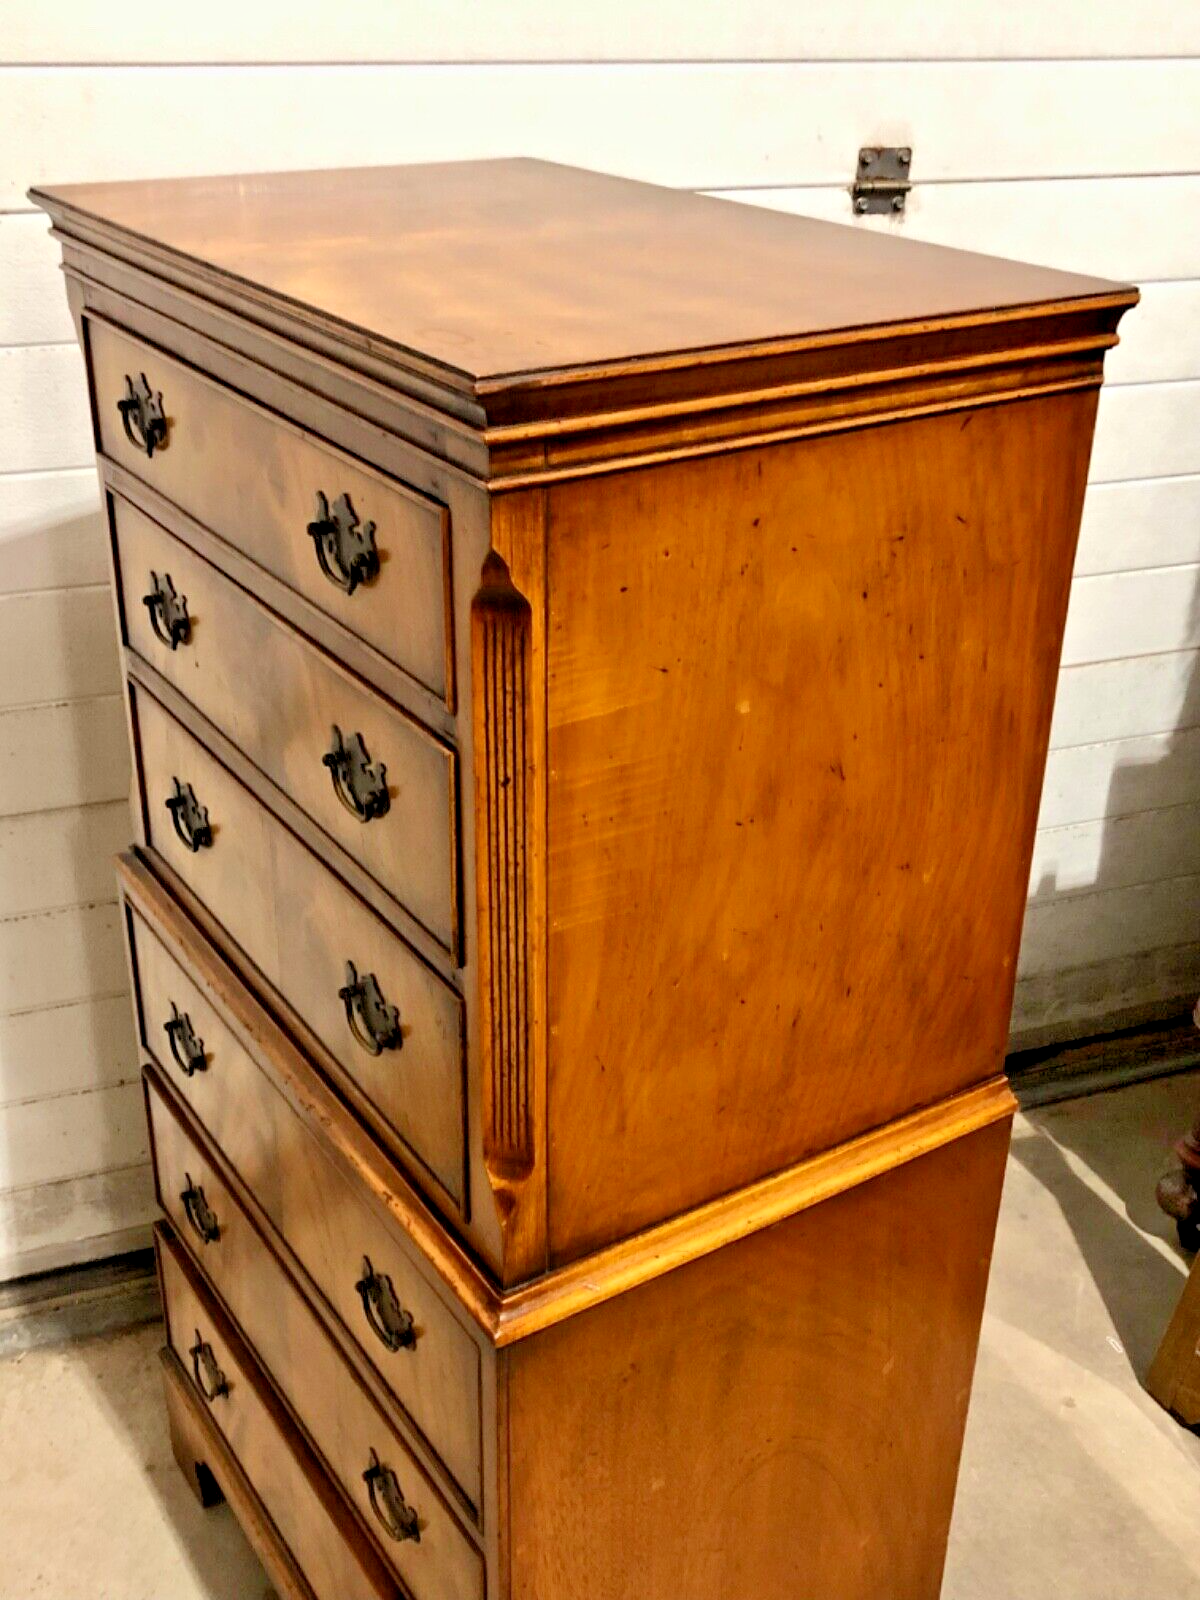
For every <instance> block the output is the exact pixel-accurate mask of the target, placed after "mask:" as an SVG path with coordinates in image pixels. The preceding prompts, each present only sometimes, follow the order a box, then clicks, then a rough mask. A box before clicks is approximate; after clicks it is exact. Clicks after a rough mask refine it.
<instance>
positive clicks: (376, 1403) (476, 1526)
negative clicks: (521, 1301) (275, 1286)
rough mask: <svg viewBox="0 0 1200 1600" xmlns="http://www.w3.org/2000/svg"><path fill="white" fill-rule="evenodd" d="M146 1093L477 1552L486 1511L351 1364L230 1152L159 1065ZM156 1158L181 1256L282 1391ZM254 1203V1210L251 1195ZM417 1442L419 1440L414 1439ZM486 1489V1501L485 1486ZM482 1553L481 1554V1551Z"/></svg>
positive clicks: (149, 1071)
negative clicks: (177, 1211)
mask: <svg viewBox="0 0 1200 1600" xmlns="http://www.w3.org/2000/svg"><path fill="white" fill-rule="evenodd" d="M142 1093H143V1097H144V1099H145V1102H146V1121H147V1125H148V1126H149V1127H151V1128H152V1127H153V1122H152V1121H151V1117H150V1102H151V1097H156V1098H157V1100H158V1101H159V1102H160V1104H161V1105H162V1107H163V1109H164V1111H165V1112H166V1114H167V1115H168V1116H170V1117H171V1118H172V1119H173V1120H174V1121H175V1122H176V1123H177V1124H178V1126H179V1127H180V1128H181V1129H182V1131H183V1134H184V1137H185V1139H186V1140H187V1141H188V1142H189V1143H190V1144H192V1145H194V1146H195V1147H196V1151H197V1153H198V1154H199V1155H200V1157H201V1158H202V1159H203V1160H204V1161H205V1162H206V1163H207V1164H208V1165H209V1166H210V1167H211V1168H212V1170H213V1173H214V1175H215V1176H216V1178H217V1179H218V1180H219V1182H220V1183H221V1184H222V1185H223V1186H224V1187H225V1188H226V1189H227V1190H228V1191H229V1194H230V1196H231V1198H232V1200H233V1202H234V1205H235V1206H236V1207H237V1209H238V1211H239V1212H240V1213H241V1216H242V1218H243V1220H244V1221H245V1223H246V1225H247V1227H248V1228H249V1229H250V1231H251V1233H252V1234H253V1235H254V1237H255V1240H256V1242H257V1243H258V1245H259V1246H260V1247H261V1248H262V1249H263V1250H264V1251H266V1252H267V1254H268V1255H269V1256H270V1257H271V1259H272V1261H273V1262H274V1263H275V1265H276V1266H277V1267H278V1269H279V1271H280V1272H281V1273H282V1274H283V1276H284V1277H285V1278H286V1279H287V1281H288V1286H289V1288H290V1289H291V1291H292V1292H293V1293H295V1294H296V1295H298V1296H299V1298H300V1299H301V1301H302V1302H303V1304H304V1306H305V1309H306V1311H307V1313H308V1314H309V1315H310V1316H311V1317H312V1319H313V1321H314V1322H315V1323H316V1325H317V1326H318V1328H319V1329H320V1332H321V1337H322V1339H323V1340H324V1341H325V1342H326V1343H328V1344H329V1345H330V1346H331V1347H332V1348H333V1350H334V1352H335V1354H336V1356H337V1359H338V1360H339V1361H341V1362H342V1363H343V1364H344V1365H346V1366H347V1368H348V1369H349V1371H350V1373H351V1377H352V1379H353V1381H355V1382H356V1383H358V1384H359V1385H360V1387H361V1388H363V1390H364V1391H365V1392H366V1394H367V1396H368V1398H369V1400H370V1403H371V1405H372V1406H373V1407H374V1408H375V1410H376V1411H377V1412H378V1413H379V1415H380V1417H381V1419H382V1420H383V1422H384V1423H385V1424H386V1426H387V1427H388V1428H390V1429H391V1430H392V1432H394V1433H395V1435H396V1437H397V1439H398V1440H399V1442H400V1443H401V1444H402V1445H403V1447H404V1448H405V1449H406V1450H407V1451H408V1452H409V1453H410V1454H411V1456H412V1458H413V1462H414V1464H415V1465H416V1467H417V1469H418V1471H419V1472H420V1473H421V1474H422V1475H423V1476H424V1477H425V1478H426V1479H427V1480H428V1482H429V1485H430V1487H431V1488H432V1490H433V1491H434V1493H435V1494H437V1495H438V1497H439V1498H440V1499H441V1500H442V1501H443V1502H444V1503H445V1505H446V1507H447V1510H449V1511H450V1513H451V1515H452V1516H453V1517H454V1519H455V1521H456V1522H457V1523H459V1524H461V1528H462V1532H463V1533H464V1535H466V1536H467V1537H469V1538H470V1540H471V1541H472V1543H473V1544H475V1545H479V1544H480V1542H481V1540H482V1539H483V1536H484V1532H485V1530H484V1508H483V1506H482V1504H476V1503H475V1502H474V1501H473V1500H472V1499H471V1498H470V1496H469V1495H468V1493H467V1491H466V1490H465V1489H464V1488H463V1486H462V1485H461V1484H460V1483H459V1481H458V1479H457V1478H456V1477H455V1476H454V1474H453V1472H452V1471H451V1470H450V1467H449V1465H448V1464H447V1463H446V1462H445V1461H444V1459H443V1458H442V1456H441V1454H440V1453H439V1451H438V1449H437V1447H436V1446H435V1445H434V1444H433V1443H432V1441H431V1440H430V1439H429V1438H428V1437H427V1435H426V1434H425V1432H424V1430H423V1429H422V1428H421V1426H420V1424H419V1423H418V1422H417V1421H416V1420H415V1418H413V1417H412V1416H411V1414H410V1413H409V1412H408V1410H407V1409H406V1408H405V1406H404V1405H403V1404H402V1402H401V1401H400V1400H399V1398H398V1397H397V1396H396V1395H395V1394H394V1393H393V1392H392V1391H391V1390H390V1389H389V1390H388V1391H387V1392H388V1395H389V1397H390V1398H389V1400H388V1401H387V1402H386V1403H381V1401H380V1400H379V1398H378V1396H377V1395H376V1394H375V1393H374V1390H375V1388H376V1387H377V1385H376V1382H375V1380H373V1379H372V1378H370V1377H368V1378H367V1380H366V1381H364V1380H363V1377H362V1367H363V1366H364V1365H365V1362H360V1361H359V1360H357V1359H355V1360H351V1356H350V1353H349V1352H348V1351H347V1349H345V1348H343V1339H342V1338H341V1337H340V1336H339V1335H338V1334H337V1333H335V1332H334V1330H333V1329H332V1328H331V1327H330V1326H329V1324H330V1320H331V1317H332V1318H334V1319H336V1313H332V1312H330V1313H327V1312H326V1311H325V1309H324V1308H323V1302H324V1297H323V1296H322V1295H321V1292H320V1290H319V1288H318V1287H317V1286H316V1285H315V1284H313V1285H312V1292H310V1288H309V1284H308V1282H307V1281H305V1280H306V1279H307V1274H306V1273H304V1270H303V1268H302V1267H301V1268H299V1270H297V1268H298V1267H299V1263H297V1262H295V1261H294V1259H293V1256H292V1253H291V1250H290V1248H289V1247H288V1245H287V1242H286V1240H284V1239H283V1238H282V1236H281V1235H280V1236H279V1243H280V1245H281V1246H282V1248H277V1246H276V1242H275V1240H274V1239H273V1238H269V1237H267V1236H266V1234H265V1232H264V1223H263V1221H262V1219H260V1218H259V1217H258V1216H257V1215H256V1214H255V1212H256V1210H257V1207H256V1206H254V1207H252V1205H247V1203H246V1197H247V1195H249V1194H250V1191H249V1190H248V1189H247V1187H246V1185H245V1183H244V1182H243V1181H242V1179H241V1177H240V1176H239V1175H238V1174H237V1173H236V1172H235V1171H234V1170H233V1168H232V1167H231V1166H230V1165H229V1163H228V1161H227V1160H226V1159H225V1157H224V1154H223V1152H222V1151H221V1150H220V1148H219V1146H217V1145H216V1143H215V1141H214V1140H213V1139H212V1136H211V1135H210V1134H209V1133H208V1131H207V1129H205V1128H204V1127H203V1125H202V1124H200V1122H199V1119H198V1118H197V1117H196V1116H195V1114H194V1113H193V1112H192V1111H191V1109H190V1107H188V1106H187V1105H186V1104H185V1103H184V1102H183V1101H182V1099H181V1098H180V1096H179V1095H178V1094H177V1093H176V1091H175V1089H174V1086H173V1085H172V1084H171V1083H170V1081H169V1080H168V1079H167V1077H166V1074H165V1073H164V1072H163V1071H162V1069H161V1067H160V1065H159V1063H158V1062H157V1061H155V1062H153V1063H152V1064H149V1065H143V1067H142ZM153 1156H154V1188H155V1198H156V1200H157V1201H158V1204H159V1208H160V1210H161V1211H162V1212H163V1214H164V1216H166V1217H167V1224H166V1225H167V1226H168V1227H169V1228H170V1230H171V1233H172V1235H173V1236H174V1237H175V1239H176V1244H177V1248H178V1249H179V1250H181V1251H182V1252H183V1254H184V1256H185V1257H186V1258H187V1260H188V1263H189V1264H190V1266H191V1268H192V1270H193V1272H195V1273H196V1274H198V1275H199V1277H200V1278H201V1280H202V1281H203V1283H204V1284H205V1286H206V1288H207V1289H208V1291H209V1293H210V1294H211V1295H212V1297H213V1298H214V1299H215V1300H216V1302H217V1304H218V1305H219V1306H220V1308H221V1310H222V1312H223V1314H224V1315H225V1317H226V1318H227V1320H228V1321H229V1322H230V1324H231V1325H232V1326H233V1327H234V1329H235V1330H236V1331H237V1333H238V1336H239V1338H240V1339H241V1340H242V1342H243V1343H244V1344H245V1345H246V1347H247V1349H249V1350H250V1351H251V1352H252V1353H253V1354H254V1355H255V1357H256V1359H257V1360H258V1364H259V1366H260V1367H261V1368H262V1370H263V1372H264V1374H265V1375H266V1377H267V1381H268V1382H270V1383H273V1384H274V1385H275V1387H276V1388H277V1389H278V1388H279V1385H278V1383H276V1382H275V1380H274V1379H273V1378H272V1377H271V1373H270V1369H269V1367H268V1366H267V1364H266V1362H265V1361H264V1360H262V1359H261V1358H260V1357H258V1355H257V1351H256V1349H255V1346H254V1342H253V1340H251V1339H250V1337H249V1335H248V1334H247V1333H246V1332H245V1331H244V1330H243V1329H242V1326H241V1324H240V1322H239V1321H238V1319H237V1317H236V1316H235V1315H234V1313H233V1311H232V1310H231V1309H230V1307H229V1306H228V1305H227V1303H226V1301H225V1297H224V1296H223V1295H222V1293H221V1291H220V1289H219V1288H218V1287H217V1284H216V1282H215V1281H214V1280H213V1278H212V1277H211V1275H210V1274H209V1272H208V1269H207V1268H206V1267H205V1265H204V1262H203V1261H202V1260H201V1259H200V1258H199V1257H198V1256H197V1254H196V1252H195V1251H194V1250H193V1249H192V1247H191V1243H190V1241H189V1240H187V1239H186V1238H184V1237H182V1236H181V1235H180V1234H179V1232H178V1229H176V1228H175V1227H174V1225H173V1224H172V1223H171V1222H170V1218H169V1214H168V1213H167V1209H166V1207H165V1206H164V1205H163V1204H162V1188H161V1184H162V1174H161V1172H160V1170H159V1163H158V1151H157V1149H155V1150H154V1152H153ZM250 1198H251V1201H252V1202H253V1196H252V1195H251V1196H250ZM267 1226H270V1223H269V1219H268V1221H267ZM274 1231H275V1230H274V1229H273V1228H272V1232H273V1233H274ZM378 1386H379V1387H386V1386H385V1385H384V1384H383V1380H382V1379H379V1380H378ZM476 1395H477V1400H478V1415H479V1444H480V1462H481V1463H482V1460H483V1452H482V1444H483V1430H484V1421H485V1418H484V1410H483V1403H482V1401H483V1397H482V1377H481V1375H480V1387H479V1388H478V1389H477V1391H476ZM279 1403H280V1404H281V1405H282V1406H283V1408H284V1410H285V1411H287V1412H288V1413H289V1414H290V1413H291V1411H292V1407H291V1405H290V1403H289V1402H288V1401H287V1399H286V1397H285V1396H284V1395H283V1394H282V1392H281V1393H280V1395H279ZM391 1412H395V1413H397V1414H398V1416H399V1418H400V1419H401V1420H400V1421H399V1422H397V1421H396V1420H395V1418H394V1417H393V1416H391V1415H390V1414H389V1413H391ZM294 1425H295V1426H296V1428H297V1430H298V1431H299V1432H300V1433H302V1434H306V1431H307V1430H306V1429H305V1427H304V1425H303V1423H302V1422H301V1421H300V1420H299V1418H295V1419H294ZM414 1435H415V1438H414V1437H413V1436H414ZM310 1448H312V1450H313V1452H314V1454H316V1455H317V1456H318V1457H319V1456H320V1452H319V1451H318V1450H317V1449H316V1446H315V1444H314V1445H312V1446H310ZM431 1463H433V1465H431ZM479 1489H480V1496H481V1499H482V1492H483V1482H482V1478H481V1481H480V1485H479ZM480 1553H481V1554H482V1551H481V1552H480Z"/></svg>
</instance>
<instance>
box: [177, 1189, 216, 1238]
mask: <svg viewBox="0 0 1200 1600" xmlns="http://www.w3.org/2000/svg"><path fill="white" fill-rule="evenodd" d="M183 1181H184V1183H186V1184H187V1188H186V1189H184V1191H183V1192H182V1194H181V1195H180V1196H179V1198H180V1200H182V1202H183V1209H184V1211H185V1212H186V1214H187V1219H188V1221H189V1222H190V1223H191V1225H192V1228H193V1230H194V1231H195V1233H196V1235H197V1237H198V1238H199V1240H200V1242H201V1244H216V1242H217V1240H218V1239H219V1238H220V1237H221V1225H220V1223H219V1222H218V1221H217V1214H216V1212H215V1211H214V1210H213V1208H212V1207H211V1206H210V1205H209V1203H208V1201H207V1200H206V1199H205V1198H204V1190H203V1189H202V1188H201V1187H200V1185H199V1184H198V1183H193V1182H192V1175H191V1173H190V1172H185V1173H184V1175H183Z"/></svg>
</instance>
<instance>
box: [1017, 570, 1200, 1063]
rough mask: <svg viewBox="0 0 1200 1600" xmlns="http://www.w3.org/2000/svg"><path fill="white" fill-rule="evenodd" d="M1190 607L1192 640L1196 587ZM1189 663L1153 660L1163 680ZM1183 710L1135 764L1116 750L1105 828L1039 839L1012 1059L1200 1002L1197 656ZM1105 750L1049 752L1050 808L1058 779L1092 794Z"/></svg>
mask: <svg viewBox="0 0 1200 1600" xmlns="http://www.w3.org/2000/svg"><path fill="white" fill-rule="evenodd" d="M1189 609H1190V627H1189V629H1188V637H1189V638H1196V637H1197V636H1200V584H1198V585H1197V587H1196V589H1195V591H1194V592H1193V594H1192V597H1191V601H1190V608H1189ZM1185 657H1186V653H1185V652H1182V651H1178V652H1177V651H1167V652H1164V654H1163V655H1162V656H1161V657H1152V658H1149V659H1150V660H1151V661H1152V662H1153V663H1154V670H1155V671H1158V670H1161V671H1162V672H1163V673H1164V674H1165V673H1169V672H1170V671H1173V670H1176V664H1179V663H1183V662H1184V660H1185ZM1144 659H1145V658H1144ZM1085 670H1086V669H1085ZM1098 681H1099V680H1098ZM1177 704H1178V711H1177V713H1176V715H1175V717H1174V723H1173V729H1174V731H1172V732H1171V733H1170V734H1167V735H1157V736H1149V737H1147V738H1144V739H1130V740H1129V741H1128V747H1129V750H1130V752H1131V753H1130V754H1129V755H1128V756H1127V757H1126V758H1125V759H1121V757H1120V745H1119V743H1118V745H1117V753H1118V760H1117V763H1116V765H1115V767H1114V769H1113V771H1112V775H1111V778H1110V780H1109V786H1108V796H1107V803H1106V805H1105V806H1104V807H1103V813H1104V814H1103V819H1102V820H1099V821H1093V822H1083V823H1078V824H1074V825H1071V826H1064V827H1061V828H1053V829H1051V830H1048V831H1046V832H1044V833H1043V834H1041V835H1040V836H1039V840H1038V854H1039V856H1040V857H1041V860H1042V869H1041V872H1040V875H1039V876H1037V878H1036V881H1035V883H1034V884H1033V886H1032V888H1031V892H1030V900H1029V906H1028V908H1027V911H1026V918H1025V928H1024V933H1023V937H1022V944H1021V957H1020V965H1019V968H1018V977H1017V992H1016V998H1015V1001H1014V1008H1013V1018H1012V1030H1011V1040H1010V1048H1012V1049H1019V1050H1025V1049H1033V1048H1037V1047H1039V1046H1041V1045H1043V1044H1048V1043H1054V1042H1060V1041H1063V1040H1068V1039H1072V1038H1082V1037H1085V1036H1087V1035H1089V1034H1095V1033H1099V1032H1115V1031H1117V1030H1118V1029H1121V1028H1128V1027H1135V1026H1137V1025H1139V1024H1141V1023H1145V1022H1150V1021H1153V1020H1158V1019H1161V1018H1165V1017H1171V1016H1176V1015H1179V1014H1182V1013H1184V1012H1186V1011H1188V1010H1190V1008H1191V1005H1192V1003H1193V1001H1194V999H1195V997H1196V995H1197V994H1198V993H1200V655H1195V656H1193V657H1192V660H1191V666H1190V671H1189V676H1188V678H1187V681H1186V682H1185V683H1183V684H1182V685H1181V686H1180V689H1179V693H1178V701H1177ZM1107 748H1108V747H1106V746H1104V745H1090V746H1081V747H1079V748H1077V749H1074V750H1061V751H1058V752H1057V753H1054V754H1052V756H1051V767H1050V770H1049V771H1048V774H1047V792H1046V794H1045V795H1044V796H1043V807H1044V809H1045V805H1046V802H1047V801H1050V802H1051V803H1052V802H1053V799H1054V795H1053V793H1052V792H1051V790H1052V785H1053V783H1054V782H1055V781H1056V775H1057V780H1058V781H1060V782H1061V783H1062V784H1063V785H1064V786H1073V785H1079V786H1080V787H1081V788H1084V789H1085V790H1086V787H1087V786H1088V785H1089V784H1091V785H1094V784H1095V782H1096V773H1095V767H1096V764H1097V763H1098V762H1099V761H1102V760H1104V759H1107V757H1106V753H1105V752H1106V749H1107ZM1094 809H1095V810H1097V811H1099V810H1100V809H1101V808H1100V807H1099V806H1096V807H1095V808H1094ZM1034 870H1035V874H1037V873H1038V866H1037V865H1036V864H1035V869H1034ZM1075 884H1077V885H1078V887H1075V886H1074V885H1075Z"/></svg>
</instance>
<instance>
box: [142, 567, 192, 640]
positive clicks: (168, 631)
mask: <svg viewBox="0 0 1200 1600" xmlns="http://www.w3.org/2000/svg"><path fill="white" fill-rule="evenodd" d="M150 584H151V589H150V593H149V594H144V595H143V596H142V604H143V605H144V606H145V608H146V610H147V611H148V612H149V613H150V626H151V627H152V628H153V629H154V631H155V633H156V634H157V635H158V637H159V638H160V639H161V640H162V642H163V644H165V645H168V646H169V647H170V648H171V649H172V650H177V649H178V648H179V646H180V645H181V644H187V642H188V641H189V640H190V639H191V637H192V619H191V618H190V617H189V616H188V608H187V595H185V594H176V593H175V585H174V584H173V583H172V582H171V574H170V573H169V572H164V573H163V575H162V577H161V578H160V577H159V575H158V573H157V572H151V574H150Z"/></svg>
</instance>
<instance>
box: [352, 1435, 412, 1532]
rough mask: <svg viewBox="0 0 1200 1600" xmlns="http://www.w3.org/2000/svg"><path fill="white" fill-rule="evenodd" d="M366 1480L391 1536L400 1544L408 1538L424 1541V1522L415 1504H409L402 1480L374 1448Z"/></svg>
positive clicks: (380, 1520)
mask: <svg viewBox="0 0 1200 1600" xmlns="http://www.w3.org/2000/svg"><path fill="white" fill-rule="evenodd" d="M363 1482H364V1483H365V1484H366V1486H367V1493H368V1494H369V1495H370V1497H371V1510H372V1511H373V1512H374V1513H375V1520H376V1521H377V1522H378V1523H379V1525H380V1527H381V1528H382V1529H383V1531H384V1533H386V1534H387V1536H388V1538H389V1539H395V1540H396V1542H397V1543H399V1542H400V1541H401V1540H404V1539H413V1540H415V1541H416V1542H417V1543H418V1544H419V1543H420V1542H421V1521H420V1518H419V1517H418V1516H417V1513H416V1512H415V1511H414V1510H413V1508H412V1506H410V1505H408V1504H407V1503H406V1501H405V1499H404V1495H403V1493H402V1491H401V1489H400V1483H399V1480H398V1479H397V1477H396V1474H395V1473H394V1472H393V1471H392V1469H391V1467H388V1466H385V1465H384V1464H383V1462H382V1461H380V1459H379V1457H378V1456H377V1455H376V1454H375V1452H374V1450H372V1451H371V1464H370V1466H369V1467H368V1468H367V1470H366V1471H365V1472H364V1473H363Z"/></svg>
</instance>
